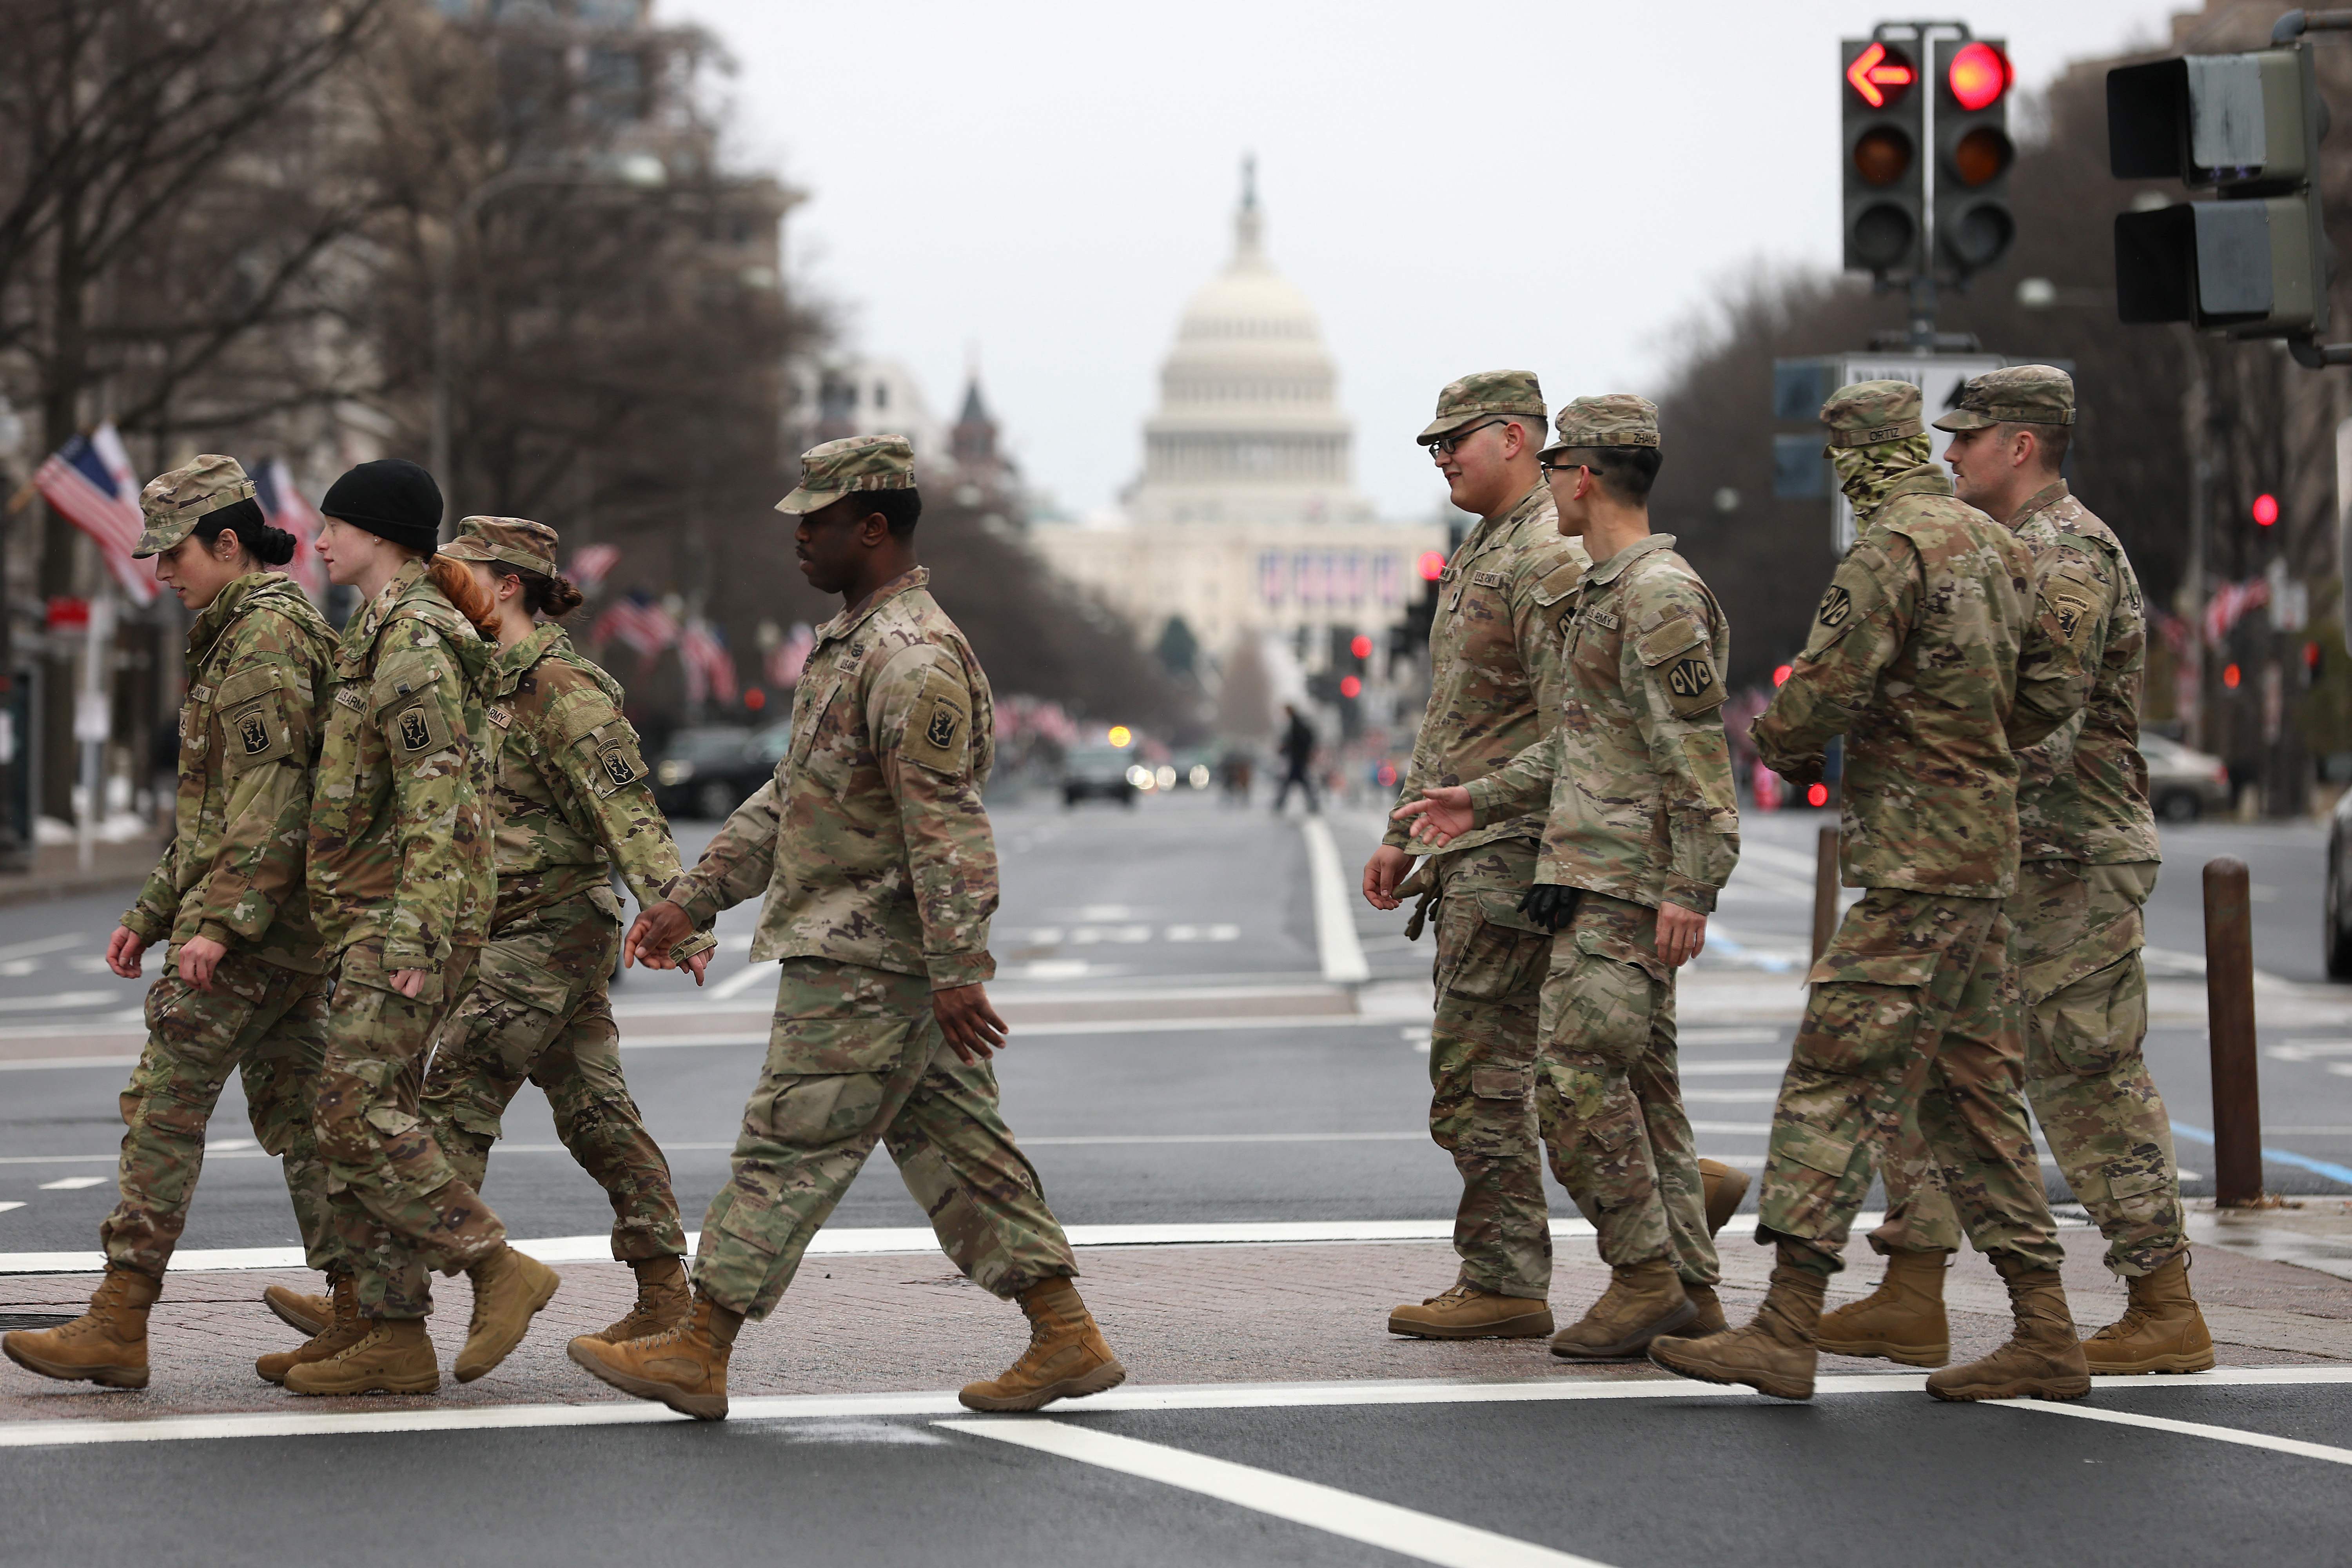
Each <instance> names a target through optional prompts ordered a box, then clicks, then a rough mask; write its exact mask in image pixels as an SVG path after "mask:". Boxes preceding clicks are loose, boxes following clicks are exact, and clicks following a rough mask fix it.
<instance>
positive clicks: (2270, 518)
mask: <svg viewBox="0 0 2352 1568" xmlns="http://www.w3.org/2000/svg"><path fill="white" fill-rule="evenodd" d="M2254 521H2255V522H2257V523H2258V524H2260V525H2261V526H2263V527H2264V528H2268V527H2269V526H2270V525H2271V524H2273V523H2274V522H2276V521H2278V497H2276V496H2274V495H2258V496H2256V497H2255V498H2254Z"/></svg>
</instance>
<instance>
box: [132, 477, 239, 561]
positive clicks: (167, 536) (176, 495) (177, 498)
mask: <svg viewBox="0 0 2352 1568" xmlns="http://www.w3.org/2000/svg"><path fill="white" fill-rule="evenodd" d="M252 499H253V481H252V480H251V479H247V478H246V475H245V469H244V468H242V467H241V466H240V465H239V464H238V463H237V460H236V458H224V457H222V456H221V455H220V454H219V453H218V452H207V453H205V455H204V456H203V457H201V458H197V459H196V460H195V461H194V462H193V463H190V464H189V465H188V466H187V467H186V468H173V470H172V471H171V472H170V473H168V474H163V475H159V476H158V477H156V478H154V479H150V480H148V481H147V488H146V489H143V490H141V491H140V492H139V510H140V511H141V512H142V513H143V514H144V515H145V517H146V519H147V526H146V528H145V530H144V531H142V532H141V534H140V535H139V542H138V543H137V544H136V545H134V546H132V548H131V556H132V558H133V559H136V560H142V561H143V560H145V559H146V558H147V557H148V556H150V555H161V554H162V553H163V552H165V551H166V550H169V549H171V548H172V547H173V545H175V544H177V543H179V542H180V541H182V540H183V539H185V538H187V537H188V531H189V530H190V529H192V528H194V527H195V526H196V524H197V523H198V522H200V521H203V520H204V519H205V517H207V516H209V515H210V514H211V513H213V512H216V511H218V510H220V509H221V508H223V507H225V506H235V505H236V503H237V502H239V501H241V500H252Z"/></svg>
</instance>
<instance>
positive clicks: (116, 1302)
mask: <svg viewBox="0 0 2352 1568" xmlns="http://www.w3.org/2000/svg"><path fill="white" fill-rule="evenodd" d="M162 1294H163V1281H162V1280H161V1279H156V1278H155V1277H154V1276H153V1275H152V1274H142V1273H140V1272H139V1271H138V1270H137V1269H135V1268H121V1267H120V1266H117V1267H114V1268H109V1269H108V1270H107V1271H106V1279H104V1280H103V1281H101V1282H100V1285H99V1287H98V1289H97V1290H96V1291H95V1292H94V1293H92V1295H91V1296H90V1299H89V1310H88V1311H86V1312H84V1313H83V1314H82V1315H81V1316H80V1317H79V1318H76V1319H75V1320H74V1321H72V1322H70V1323H60V1324H59V1325H58V1326H57V1327H56V1328H54V1329H19V1330H17V1331H16V1332H14V1333H11V1334H5V1335H0V1352H6V1354H7V1357H8V1359H9V1360H10V1361H13V1362H15V1363H16V1364H17V1365H18V1366H21V1367H23V1368H24V1369H25V1370H26V1372H37V1373H40V1374H41V1375H42V1376H43V1377H54V1378H58V1379H59V1380H61V1381H63V1382H66V1383H95V1384H102V1385H103V1386H105V1387H108V1388H144V1387H146V1386H147V1309H148V1308H150V1307H152V1306H153V1305H154V1304H155V1299H156V1298H157V1297H158V1296H161V1295H162Z"/></svg>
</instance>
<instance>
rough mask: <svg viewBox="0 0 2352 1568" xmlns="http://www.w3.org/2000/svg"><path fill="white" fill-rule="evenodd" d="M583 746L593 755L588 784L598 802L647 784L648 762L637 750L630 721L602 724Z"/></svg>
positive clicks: (592, 732)
mask: <svg viewBox="0 0 2352 1568" xmlns="http://www.w3.org/2000/svg"><path fill="white" fill-rule="evenodd" d="M581 744H582V745H583V746H584V747H585V748H586V750H587V751H588V752H589V754H590V758H591V765H590V768H589V773H588V782H589V785H590V787H591V788H593V790H595V792H596V798H597V799H599V800H602V799H604V797H605V796H607V795H612V794H613V793H614V791H616V790H624V789H626V788H628V787H629V786H630V785H631V784H640V783H643V782H644V780H645V776H646V759H645V756H644V753H643V752H640V751H639V750H638V748H637V731H636V730H635V728H634V727H632V726H631V724H630V723H629V721H627V720H626V719H621V718H614V719H613V720H612V721H609V722H607V723H604V724H602V725H599V726H598V727H597V728H596V729H594V730H593V731H590V732H589V733H588V734H586V735H585V736H583V738H582V741H581Z"/></svg>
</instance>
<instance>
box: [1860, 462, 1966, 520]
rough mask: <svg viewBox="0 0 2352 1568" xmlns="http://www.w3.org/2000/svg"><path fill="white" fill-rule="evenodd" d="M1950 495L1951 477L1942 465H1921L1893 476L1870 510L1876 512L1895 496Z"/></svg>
mask: <svg viewBox="0 0 2352 1568" xmlns="http://www.w3.org/2000/svg"><path fill="white" fill-rule="evenodd" d="M1951 493H1952V476H1951V475H1950V474H1949V473H1948V472H1946V471H1945V468H1944V465H1943V464H1941V463H1921V464H1920V465H1919V466H1918V467H1916V468H1906V469H1904V470H1903V471H1902V472H1901V473H1899V474H1897V475H1895V478H1894V479H1892V480H1890V481H1889V482H1888V484H1887V486H1886V493H1885V495H1884V496H1882V497H1880V498H1879V501H1878V507H1874V508H1873V509H1872V510H1878V509H1879V508H1880V507H1884V506H1885V504H1886V503H1887V502H1888V501H1891V500H1894V499H1895V497H1896V496H1948V495H1950V494H1951Z"/></svg>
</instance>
